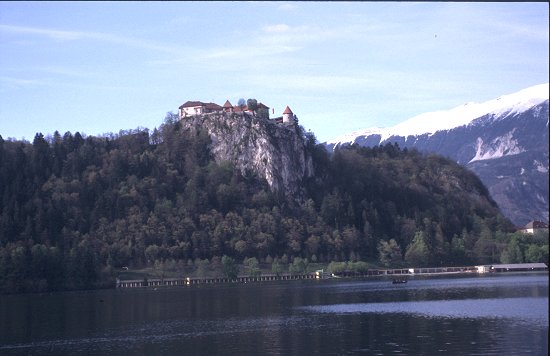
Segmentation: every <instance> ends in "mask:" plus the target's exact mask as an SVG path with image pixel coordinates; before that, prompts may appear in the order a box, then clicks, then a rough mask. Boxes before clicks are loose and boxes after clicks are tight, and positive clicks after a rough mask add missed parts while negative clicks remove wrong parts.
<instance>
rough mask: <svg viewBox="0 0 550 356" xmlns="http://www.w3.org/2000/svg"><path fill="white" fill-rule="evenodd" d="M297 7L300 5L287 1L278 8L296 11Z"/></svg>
mask: <svg viewBox="0 0 550 356" xmlns="http://www.w3.org/2000/svg"><path fill="white" fill-rule="evenodd" d="M297 8H298V7H297V6H296V4H293V3H290V2H285V3H283V4H281V5H279V6H278V7H277V10H279V11H294V10H296V9H297Z"/></svg>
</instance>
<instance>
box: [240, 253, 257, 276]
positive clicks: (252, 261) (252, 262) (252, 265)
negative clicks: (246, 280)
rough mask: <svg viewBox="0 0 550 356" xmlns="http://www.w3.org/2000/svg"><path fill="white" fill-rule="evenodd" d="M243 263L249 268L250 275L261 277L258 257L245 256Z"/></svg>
mask: <svg viewBox="0 0 550 356" xmlns="http://www.w3.org/2000/svg"><path fill="white" fill-rule="evenodd" d="M243 263H244V266H245V268H247V269H248V275H249V276H250V277H259V276H260V275H261V271H260V263H259V262H258V259H257V258H256V257H250V258H245V259H244V261H243Z"/></svg>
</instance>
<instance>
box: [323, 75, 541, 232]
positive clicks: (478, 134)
mask: <svg viewBox="0 0 550 356" xmlns="http://www.w3.org/2000/svg"><path fill="white" fill-rule="evenodd" d="M548 92H549V86H548V83H546V84H541V85H536V86H533V87H530V88H527V89H524V90H521V91H519V92H517V93H514V94H509V95H503V96H501V97H499V98H496V99H493V100H490V101H487V102H484V103H468V104H464V105H462V106H459V107H456V108H454V109H451V110H446V111H436V112H429V113H425V114H421V115H418V116H415V117H413V118H411V119H409V120H406V121H404V122H402V123H400V124H398V125H396V126H393V127H390V128H372V129H367V130H363V131H357V132H353V133H351V134H348V135H344V136H341V137H339V138H336V139H334V140H331V141H329V142H327V143H326V145H327V148H329V149H335V148H338V147H341V146H346V145H350V144H359V145H362V146H376V145H381V144H382V145H383V144H386V143H398V144H399V146H400V147H401V148H405V147H407V148H413V147H414V148H416V149H418V150H420V151H423V152H434V153H439V154H442V155H445V156H448V157H450V158H452V159H454V160H456V161H457V162H459V163H461V164H463V165H465V166H466V167H468V168H470V169H471V170H473V171H474V172H475V173H476V174H477V175H478V176H479V177H480V178H481V180H482V181H483V182H484V184H485V185H486V186H487V188H488V189H489V191H490V192H491V195H492V196H493V199H494V200H495V201H496V202H497V203H498V204H499V206H500V208H501V210H502V212H503V213H504V215H506V216H507V217H509V218H510V219H511V220H512V221H513V222H514V223H516V224H518V225H524V224H526V223H527V222H528V221H530V220H533V219H537V220H543V221H548V193H549V190H548V176H549V174H548V148H549V145H548V138H549V137H548V124H549V120H548Z"/></svg>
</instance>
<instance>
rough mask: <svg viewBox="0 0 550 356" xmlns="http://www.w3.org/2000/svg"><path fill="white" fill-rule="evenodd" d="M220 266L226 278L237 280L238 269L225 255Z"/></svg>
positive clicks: (232, 260)
mask: <svg viewBox="0 0 550 356" xmlns="http://www.w3.org/2000/svg"><path fill="white" fill-rule="evenodd" d="M222 266H223V273H224V275H225V276H226V277H227V278H229V279H231V280H234V279H237V275H238V272H239V269H238V267H237V264H236V263H235V260H234V259H233V258H231V257H229V256H227V255H223V257H222Z"/></svg>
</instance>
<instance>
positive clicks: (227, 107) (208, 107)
mask: <svg viewBox="0 0 550 356" xmlns="http://www.w3.org/2000/svg"><path fill="white" fill-rule="evenodd" d="M260 111H261V112H263V113H265V114H264V117H266V118H267V119H268V120H271V121H274V122H276V123H294V122H295V116H294V113H293V112H292V110H290V108H289V107H288V106H287V107H286V108H285V110H284V111H283V114H282V116H279V117H275V118H270V117H269V107H268V106H266V105H264V104H263V103H258V105H257V107H256V109H255V110H251V109H249V108H248V106H246V105H243V106H233V105H232V104H231V103H230V102H229V100H226V101H225V104H223V106H220V105H218V104H216V103H203V102H202V101H186V102H185V103H183V104H182V105H181V106H180V107H179V110H178V115H179V118H180V120H183V119H185V118H186V117H189V116H195V115H202V114H210V113H248V114H253V115H254V114H255V112H260ZM272 111H273V113H275V110H272Z"/></svg>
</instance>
